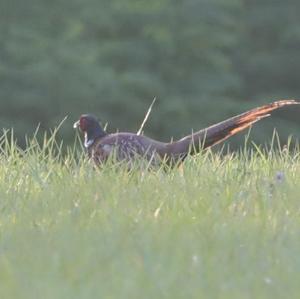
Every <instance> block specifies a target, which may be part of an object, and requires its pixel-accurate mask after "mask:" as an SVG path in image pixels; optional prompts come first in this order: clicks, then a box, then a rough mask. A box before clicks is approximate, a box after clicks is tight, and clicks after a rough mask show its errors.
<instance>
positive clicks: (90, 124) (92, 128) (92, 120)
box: [73, 114, 106, 147]
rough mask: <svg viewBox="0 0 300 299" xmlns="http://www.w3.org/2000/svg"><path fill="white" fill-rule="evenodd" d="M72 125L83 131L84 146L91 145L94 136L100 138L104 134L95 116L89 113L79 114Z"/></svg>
mask: <svg viewBox="0 0 300 299" xmlns="http://www.w3.org/2000/svg"><path fill="white" fill-rule="evenodd" d="M73 127H74V128H79V129H80V130H81V131H82V132H83V133H84V137H85V142H84V145H85V147H89V146H90V145H92V144H93V143H94V141H95V139H96V138H101V137H104V136H105V135H106V132H105V131H104V130H103V128H102V127H101V125H100V124H99V122H98V120H97V118H96V117H95V116H93V115H90V114H83V115H81V116H80V118H79V120H78V121H77V122H75V123H74V125H73Z"/></svg>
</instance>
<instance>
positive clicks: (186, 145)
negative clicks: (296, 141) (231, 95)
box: [167, 100, 300, 159]
mask: <svg viewBox="0 0 300 299" xmlns="http://www.w3.org/2000/svg"><path fill="white" fill-rule="evenodd" d="M296 104H300V102H298V101H296V100H281V101H277V102H274V103H271V104H267V105H264V106H261V107H258V108H254V109H252V110H249V111H247V112H244V113H242V114H240V115H237V116H234V117H232V118H229V119H227V120H225V121H222V122H220V123H217V124H215V125H213V126H210V127H208V128H206V129H203V130H201V131H198V132H196V133H193V134H191V135H188V136H186V137H184V138H182V139H180V140H178V141H175V142H172V143H169V144H168V145H167V153H168V155H169V156H170V157H172V158H181V159H184V157H185V156H186V155H187V154H189V153H190V154H194V153H197V152H199V151H200V149H205V148H208V147H210V146H213V145H215V144H217V143H219V142H221V141H224V140H225V139H227V138H229V137H230V136H232V135H235V134H236V133H238V132H240V131H242V130H244V129H246V128H248V127H250V126H251V125H252V124H254V123H256V122H257V121H259V120H261V119H263V118H265V117H268V116H270V112H272V111H273V110H276V109H278V108H281V107H283V106H287V105H296Z"/></svg>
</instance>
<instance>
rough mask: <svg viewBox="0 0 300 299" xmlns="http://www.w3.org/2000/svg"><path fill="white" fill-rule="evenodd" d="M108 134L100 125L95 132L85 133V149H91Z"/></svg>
mask: <svg viewBox="0 0 300 299" xmlns="http://www.w3.org/2000/svg"><path fill="white" fill-rule="evenodd" d="M106 135H107V134H106V132H105V131H104V130H103V129H102V128H101V127H100V125H99V126H98V127H96V128H93V130H88V131H86V132H85V133H84V147H85V148H89V147H90V146H92V145H93V144H94V142H95V141H96V140H98V139H100V138H102V137H104V136H106Z"/></svg>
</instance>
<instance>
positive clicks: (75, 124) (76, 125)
mask: <svg viewBox="0 0 300 299" xmlns="http://www.w3.org/2000/svg"><path fill="white" fill-rule="evenodd" d="M79 125H80V120H78V121H77V122H76V123H74V125H73V128H74V129H77V128H78V127H79Z"/></svg>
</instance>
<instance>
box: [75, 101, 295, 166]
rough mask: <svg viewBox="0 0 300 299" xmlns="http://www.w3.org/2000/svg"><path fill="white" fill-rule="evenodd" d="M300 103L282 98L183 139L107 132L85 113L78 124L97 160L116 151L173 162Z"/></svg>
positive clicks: (117, 156)
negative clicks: (275, 111)
mask: <svg viewBox="0 0 300 299" xmlns="http://www.w3.org/2000/svg"><path fill="white" fill-rule="evenodd" d="M295 104H300V102H298V101H295V100H281V101H277V102H273V103H270V104H267V105H264V106H261V107H257V108H254V109H252V110H249V111H247V112H244V113H242V114H239V115H237V116H234V117H232V118H229V119H227V120H224V121H222V122H220V123H217V124H215V125H212V126H210V127H208V128H205V129H202V130H200V131H198V132H195V133H192V134H190V135H188V136H186V137H184V138H182V139H180V140H177V141H172V142H169V143H166V142H160V141H157V140H154V139H151V138H149V137H146V136H143V135H138V134H135V133H127V132H119V133H114V134H108V133H106V132H105V131H104V130H103V128H102V127H101V125H100V124H99V122H98V120H97V119H96V117H94V116H92V115H90V114H83V115H81V116H80V119H79V120H78V121H77V122H76V123H75V124H74V128H77V127H79V128H80V130H81V131H82V132H83V133H84V146H85V148H86V150H87V152H88V155H89V157H90V158H91V159H93V160H94V161H95V162H96V164H99V163H102V162H105V161H107V159H108V158H109V157H111V156H112V155H114V157H115V159H116V160H117V161H122V160H125V161H128V162H131V161H132V160H135V159H136V158H141V157H142V158H144V159H146V160H148V161H149V162H150V163H152V162H155V163H156V162H157V161H166V162H168V163H169V164H172V165H174V164H176V163H178V162H182V161H183V160H184V159H185V158H186V157H187V155H189V154H190V155H193V154H196V153H198V152H199V151H200V150H201V149H206V148H209V147H211V146H213V145H215V144H217V143H220V142H221V141H224V140H225V139H227V138H229V137H230V136H232V135H235V134H236V133H238V132H240V131H242V130H244V129H246V128H248V127H250V126H251V125H252V124H254V123H255V122H257V121H259V120H261V119H263V118H265V117H268V116H270V112H271V111H273V110H276V109H278V108H281V107H283V106H287V105H295Z"/></svg>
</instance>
